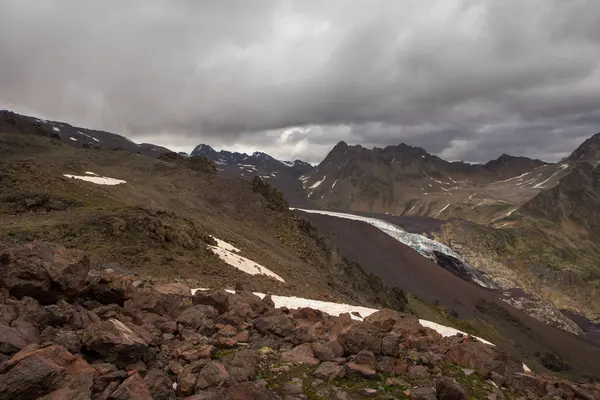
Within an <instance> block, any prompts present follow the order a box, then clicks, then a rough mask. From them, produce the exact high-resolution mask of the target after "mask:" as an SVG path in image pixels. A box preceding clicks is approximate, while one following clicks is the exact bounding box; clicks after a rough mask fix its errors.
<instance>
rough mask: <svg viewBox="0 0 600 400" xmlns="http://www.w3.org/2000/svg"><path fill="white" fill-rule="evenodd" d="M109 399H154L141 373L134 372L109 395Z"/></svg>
mask: <svg viewBox="0 0 600 400" xmlns="http://www.w3.org/2000/svg"><path fill="white" fill-rule="evenodd" d="M108 400H152V395H151V394H150V391H149V390H148V387H147V386H146V383H145V382H144V380H143V379H142V377H141V376H140V374H138V373H137V372H134V373H133V374H131V375H130V376H129V378H127V379H125V381H124V382H123V383H121V385H119V387H118V388H117V390H115V391H114V392H112V393H111V394H110V396H108Z"/></svg>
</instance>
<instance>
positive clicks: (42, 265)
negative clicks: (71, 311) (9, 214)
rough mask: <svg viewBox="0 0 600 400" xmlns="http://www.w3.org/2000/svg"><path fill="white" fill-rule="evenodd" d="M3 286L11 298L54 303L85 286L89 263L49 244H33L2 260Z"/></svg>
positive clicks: (5, 256) (0, 274)
mask: <svg viewBox="0 0 600 400" xmlns="http://www.w3.org/2000/svg"><path fill="white" fill-rule="evenodd" d="M0 260H1V261H0V277H1V278H0V279H1V281H0V283H1V285H2V286H4V287H6V288H7V289H8V290H9V292H10V295H11V296H14V297H17V298H22V297H24V296H29V297H33V298H35V299H37V300H39V301H40V302H41V303H44V304H49V303H53V302H55V301H56V300H58V299H59V298H60V296H63V295H65V296H73V295H75V294H77V293H79V291H80V290H81V289H83V287H84V286H85V283H86V279H87V275H88V271H89V259H88V258H87V257H86V256H85V255H84V254H83V253H82V252H80V251H77V250H67V249H65V248H63V247H60V246H57V245H55V244H52V243H47V242H39V241H36V242H32V243H29V244H26V245H23V246H20V247H16V248H13V249H11V251H10V253H4V254H3V255H2V256H1V257H0Z"/></svg>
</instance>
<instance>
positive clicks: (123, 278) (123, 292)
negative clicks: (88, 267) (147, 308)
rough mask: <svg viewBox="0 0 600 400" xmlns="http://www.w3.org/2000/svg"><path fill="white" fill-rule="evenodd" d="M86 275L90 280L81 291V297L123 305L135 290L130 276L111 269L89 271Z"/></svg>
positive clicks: (103, 302)
mask: <svg viewBox="0 0 600 400" xmlns="http://www.w3.org/2000/svg"><path fill="white" fill-rule="evenodd" d="M88 277H89V278H88V279H89V280H90V282H89V283H88V285H87V286H86V287H85V290H83V292H82V293H81V298H83V299H88V300H94V301H96V302H99V303H102V304H117V305H119V306H121V307H123V305H124V304H125V301H127V300H128V299H129V298H130V297H131V295H132V294H133V293H134V292H135V291H136V289H135V286H134V278H133V277H132V276H129V275H122V274H119V273H117V272H115V271H114V270H112V269H105V270H103V271H100V272H94V273H90V274H89V275H88Z"/></svg>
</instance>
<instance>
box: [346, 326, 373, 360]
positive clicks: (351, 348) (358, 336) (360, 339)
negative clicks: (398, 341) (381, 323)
mask: <svg viewBox="0 0 600 400" xmlns="http://www.w3.org/2000/svg"><path fill="white" fill-rule="evenodd" d="M382 336H383V334H382V331H380V330H379V329H378V328H376V327H375V326H373V325H371V324H365V323H362V324H358V325H355V326H353V327H352V328H351V329H350V330H349V331H348V332H347V333H345V334H343V335H342V336H341V337H340V343H341V344H342V346H343V347H344V352H345V354H346V355H352V354H358V353H359V352H360V351H361V350H368V351H372V352H373V353H374V354H375V355H379V354H381V340H382Z"/></svg>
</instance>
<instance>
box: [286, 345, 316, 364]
mask: <svg viewBox="0 0 600 400" xmlns="http://www.w3.org/2000/svg"><path fill="white" fill-rule="evenodd" d="M281 359H282V360H283V361H284V362H289V363H293V364H309V365H318V364H319V360H317V359H316V358H315V355H314V353H313V351H312V346H311V345H310V344H301V345H299V346H296V347H294V348H293V349H292V350H289V351H284V352H282V353H281Z"/></svg>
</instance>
